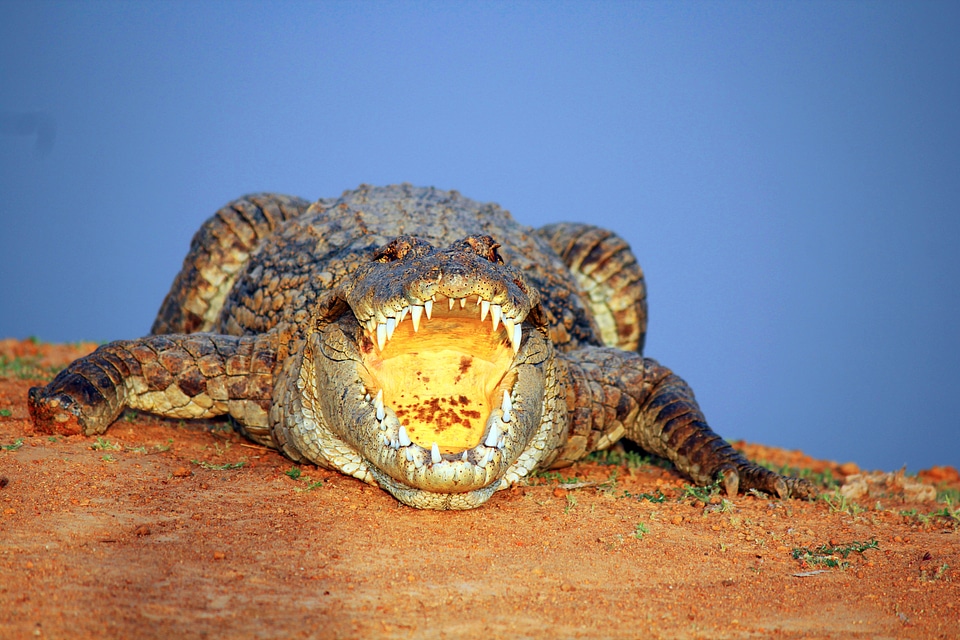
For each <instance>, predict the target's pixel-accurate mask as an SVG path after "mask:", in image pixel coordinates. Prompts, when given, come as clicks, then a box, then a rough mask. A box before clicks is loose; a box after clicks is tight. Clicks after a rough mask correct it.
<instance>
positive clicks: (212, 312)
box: [150, 193, 310, 335]
mask: <svg viewBox="0 0 960 640" xmlns="http://www.w3.org/2000/svg"><path fill="white" fill-rule="evenodd" d="M309 206H310V202H308V201H307V200H304V199H302V198H295V197H292V196H285V195H280V194H274V193H258V194H252V195H247V196H244V197H242V198H240V199H238V200H234V201H233V202H231V203H229V204H227V205H226V206H224V207H223V208H222V209H220V210H219V211H217V212H216V213H215V214H214V215H213V216H211V217H210V218H209V219H208V220H207V221H206V222H204V223H203V226H201V227H200V229H199V230H198V231H197V233H196V234H195V235H194V236H193V240H192V241H191V242H190V252H189V253H188V254H187V257H186V258H184V261H183V268H182V269H181V270H180V273H178V274H177V276H176V278H174V281H173V285H172V286H171V287H170V292H169V293H168V294H167V297H166V298H165V299H164V301H163V304H162V305H161V306H160V311H159V313H157V318H156V320H155V321H154V323H153V327H152V328H151V330H150V333H152V334H154V335H157V334H165V333H195V332H198V331H211V330H213V329H214V328H215V325H216V322H217V318H218V316H219V314H220V309H221V307H222V306H223V300H224V298H225V297H226V295H227V293H228V292H229V291H230V288H231V287H232V286H233V283H234V281H235V280H236V277H237V275H238V273H239V272H240V269H241V268H242V267H243V265H244V263H246V261H247V259H248V258H249V257H250V254H251V253H253V251H254V250H255V249H256V248H257V246H258V245H259V244H260V243H261V242H262V241H263V240H264V239H265V238H267V237H269V236H271V235H273V234H274V233H275V232H276V230H277V229H278V227H279V226H280V225H281V223H283V222H285V221H287V220H290V219H292V218H296V217H298V216H300V215H301V214H302V213H303V212H304V211H306V210H307V208H308V207H309Z"/></svg>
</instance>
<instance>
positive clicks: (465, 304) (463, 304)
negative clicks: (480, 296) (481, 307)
mask: <svg viewBox="0 0 960 640" xmlns="http://www.w3.org/2000/svg"><path fill="white" fill-rule="evenodd" d="M466 306H467V299H466V298H460V308H461V309H463V308H464V307H466Z"/></svg>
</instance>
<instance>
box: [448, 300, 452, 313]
mask: <svg viewBox="0 0 960 640" xmlns="http://www.w3.org/2000/svg"><path fill="white" fill-rule="evenodd" d="M447 302H449V303H450V310H451V311H453V298H447Z"/></svg>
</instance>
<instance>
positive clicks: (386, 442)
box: [380, 433, 390, 447]
mask: <svg viewBox="0 0 960 640" xmlns="http://www.w3.org/2000/svg"><path fill="white" fill-rule="evenodd" d="M380 442H382V443H383V446H385V447H389V446H390V438H389V437H388V436H387V434H385V433H381V434H380Z"/></svg>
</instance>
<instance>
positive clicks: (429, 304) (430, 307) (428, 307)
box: [423, 299, 433, 320]
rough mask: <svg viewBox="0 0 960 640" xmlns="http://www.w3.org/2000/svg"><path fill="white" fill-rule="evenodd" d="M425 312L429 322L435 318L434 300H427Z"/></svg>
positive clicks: (424, 305)
mask: <svg viewBox="0 0 960 640" xmlns="http://www.w3.org/2000/svg"><path fill="white" fill-rule="evenodd" d="M423 310H424V311H426V312H427V320H429V319H430V318H431V317H433V300H432V299H431V300H427V301H426V302H424V303H423Z"/></svg>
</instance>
